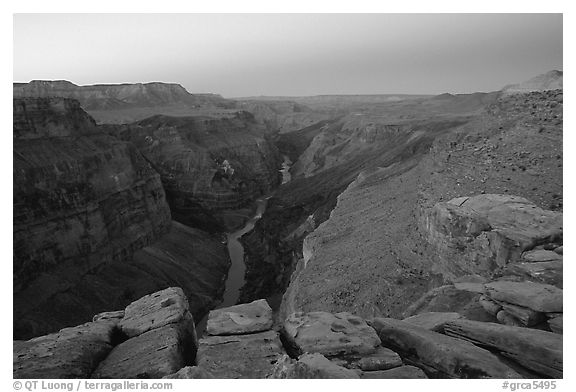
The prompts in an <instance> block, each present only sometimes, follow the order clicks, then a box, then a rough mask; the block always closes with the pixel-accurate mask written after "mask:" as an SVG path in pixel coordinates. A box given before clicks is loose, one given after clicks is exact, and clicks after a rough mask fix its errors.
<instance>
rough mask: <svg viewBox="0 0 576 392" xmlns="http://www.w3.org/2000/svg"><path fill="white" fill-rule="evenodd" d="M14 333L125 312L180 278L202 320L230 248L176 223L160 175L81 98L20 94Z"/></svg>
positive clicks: (16, 122) (215, 297) (17, 110)
mask: <svg viewBox="0 0 576 392" xmlns="http://www.w3.org/2000/svg"><path fill="white" fill-rule="evenodd" d="M13 144H14V261H13V263H14V337H15V338H18V339H23V338H30V337H32V336H38V335H40V334H45V333H49V332H53V331H57V330H58V329H60V328H62V327H64V326H70V325H76V324H79V323H82V322H85V321H88V320H91V319H92V316H93V315H94V314H95V313H98V312H102V311H105V310H110V309H120V308H123V307H124V306H126V305H127V304H128V303H130V302H131V301H133V300H135V299H137V298H139V297H141V296H143V295H146V294H149V293H151V292H154V291H156V290H159V289H162V288H165V287H167V286H171V285H174V284H177V285H178V286H182V287H183V289H184V292H185V293H186V295H187V296H189V298H190V299H191V300H192V311H193V313H194V315H196V316H197V317H199V318H201V317H202V316H203V314H205V313H206V312H207V311H208V310H209V309H210V308H212V307H213V306H214V303H215V302H217V301H218V297H219V296H221V295H222V287H221V286H222V281H223V279H225V276H226V273H227V269H228V266H229V259H228V255H227V252H226V248H225V246H224V245H223V244H221V243H220V241H219V240H218V239H215V238H212V237H211V236H210V235H208V234H207V233H205V232H202V231H200V230H197V229H191V228H188V227H186V226H184V225H181V224H179V223H176V222H172V221H171V217H170V211H169V207H168V204H167V202H166V197H165V193H164V190H163V188H162V184H161V181H160V176H159V175H158V174H157V173H156V171H155V170H154V169H153V168H152V167H151V166H150V165H149V163H148V162H147V161H146V159H145V158H144V157H143V156H142V155H141V154H140V153H139V152H138V151H137V149H136V148H135V147H134V146H133V145H132V144H130V143H128V142H125V141H120V140H118V139H117V138H115V137H113V136H110V135H107V134H105V133H103V132H102V131H101V129H100V127H96V126H95V124H94V121H93V120H92V119H91V118H90V117H89V116H88V115H87V114H86V113H85V112H84V111H82V110H81V109H80V106H79V105H78V103H77V102H76V101H73V100H69V99H61V98H46V99H32V98H30V99H28V98H27V99H15V100H14V139H13Z"/></svg>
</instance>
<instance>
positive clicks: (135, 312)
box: [92, 288, 198, 378]
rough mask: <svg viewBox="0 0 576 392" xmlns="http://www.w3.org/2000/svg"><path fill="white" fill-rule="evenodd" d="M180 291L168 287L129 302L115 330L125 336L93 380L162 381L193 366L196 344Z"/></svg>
mask: <svg viewBox="0 0 576 392" xmlns="http://www.w3.org/2000/svg"><path fill="white" fill-rule="evenodd" d="M188 309H189V306H188V301H187V300H186V297H185V296H184V292H183V291H182V289H181V288H168V289H165V290H162V291H159V292H156V293H154V294H150V295H147V296H145V297H142V298H140V299H139V300H137V301H135V302H133V303H131V304H130V305H128V306H127V307H126V309H125V310H124V317H123V318H122V319H121V320H120V321H119V323H118V328H119V329H120V331H121V333H122V334H123V336H125V337H127V338H128V340H126V341H125V342H123V343H120V344H119V345H117V346H116V347H114V349H113V350H112V351H111V352H110V354H109V355H108V356H107V357H106V359H104V360H103V361H102V362H101V363H100V364H99V365H98V368H96V370H95V371H94V373H93V374H92V377H93V378H162V377H164V376H167V375H170V374H173V373H175V372H176V371H178V370H179V369H181V368H183V367H184V366H186V365H191V364H193V363H194V357H195V354H196V349H197V347H198V341H197V338H196V329H195V328H194V319H193V317H192V315H191V314H190V312H189V310H188Z"/></svg>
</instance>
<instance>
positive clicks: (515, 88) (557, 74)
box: [502, 70, 564, 94]
mask: <svg viewBox="0 0 576 392" xmlns="http://www.w3.org/2000/svg"><path fill="white" fill-rule="evenodd" d="M563 81H564V73H563V72H562V71H557V70H553V71H549V72H546V73H545V74H542V75H538V76H535V77H533V78H532V79H529V80H526V81H524V82H522V83H518V84H511V85H508V86H506V87H504V88H503V89H502V93H503V94H522V93H529V92H533V91H546V90H558V89H560V90H562V87H563Z"/></svg>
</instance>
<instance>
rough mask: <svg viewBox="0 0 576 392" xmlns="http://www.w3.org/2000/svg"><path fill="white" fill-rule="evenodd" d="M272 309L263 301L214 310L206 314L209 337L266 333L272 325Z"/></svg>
mask: <svg viewBox="0 0 576 392" xmlns="http://www.w3.org/2000/svg"><path fill="white" fill-rule="evenodd" d="M273 321H274V320H273V318H272V309H271V308H270V305H268V302H266V300H265V299H260V300H256V301H253V302H250V303H248V304H240V305H235V306H230V307H228V308H223V309H216V310H212V311H210V313H209V314H208V324H207V327H206V331H207V333H208V334H209V335H238V334H246V333H252V332H262V331H267V330H269V329H270V328H272V324H273Z"/></svg>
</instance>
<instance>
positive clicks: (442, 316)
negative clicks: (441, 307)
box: [403, 312, 463, 332]
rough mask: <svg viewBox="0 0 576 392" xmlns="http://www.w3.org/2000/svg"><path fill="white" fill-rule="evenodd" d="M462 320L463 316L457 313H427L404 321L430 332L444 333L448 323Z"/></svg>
mask: <svg viewBox="0 0 576 392" xmlns="http://www.w3.org/2000/svg"><path fill="white" fill-rule="evenodd" d="M461 318H463V316H462V315H461V314H459V313H455V312H426V313H420V314H417V315H415V316H411V317H407V318H405V319H404V320H403V321H405V322H407V323H410V324H414V325H417V326H419V327H422V328H425V329H428V330H430V331H434V332H443V331H444V325H446V323H448V322H450V321H454V320H458V319H461Z"/></svg>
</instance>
